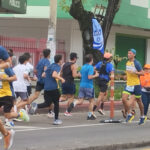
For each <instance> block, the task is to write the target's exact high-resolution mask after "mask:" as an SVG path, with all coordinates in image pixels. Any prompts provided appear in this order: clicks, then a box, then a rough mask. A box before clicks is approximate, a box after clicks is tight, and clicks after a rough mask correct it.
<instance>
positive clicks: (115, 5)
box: [102, 0, 121, 47]
mask: <svg viewBox="0 0 150 150" xmlns="http://www.w3.org/2000/svg"><path fill="white" fill-rule="evenodd" d="M120 3H121V0H108V6H107V10H106V15H105V17H104V22H103V25H102V29H103V36H104V47H106V44H107V39H108V36H109V33H110V30H111V26H112V24H113V20H114V17H115V15H116V13H117V11H118V10H119V8H120Z"/></svg>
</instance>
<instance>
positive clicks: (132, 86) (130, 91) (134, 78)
mask: <svg viewBox="0 0 150 150" xmlns="http://www.w3.org/2000/svg"><path fill="white" fill-rule="evenodd" d="M135 56H136V50H135V49H130V50H129V51H128V61H127V63H126V74H127V83H126V87H125V89H124V91H123V95H122V102H123V105H124V107H125V110H127V117H126V122H131V121H132V120H133V119H134V115H133V114H132V113H131V110H130V109H131V105H130V104H131V102H129V101H128V97H129V95H135V100H136V101H137V103H138V105H139V108H140V112H141V117H140V121H139V123H138V124H139V125H141V124H143V123H144V122H145V120H146V117H145V116H144V107H143V103H142V100H141V85H140V79H139V76H140V75H143V74H144V72H143V70H142V67H141V64H140V62H139V61H137V60H136V59H135Z"/></svg>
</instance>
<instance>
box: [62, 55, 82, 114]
mask: <svg viewBox="0 0 150 150" xmlns="http://www.w3.org/2000/svg"><path fill="white" fill-rule="evenodd" d="M77 58H78V57H77V54H76V53H71V54H70V61H69V62H66V63H65V64H64V65H63V68H62V71H61V75H62V77H63V78H64V79H65V83H63V84H62V95H61V97H60V102H61V101H64V100H68V103H67V107H68V106H69V105H70V104H71V103H72V102H73V100H74V94H75V92H76V88H75V83H74V78H76V77H81V75H80V73H77V65H76V61H77ZM64 115H65V116H71V114H70V113H69V112H67V110H66V112H65V113H64Z"/></svg>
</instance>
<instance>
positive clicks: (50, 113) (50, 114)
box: [47, 111, 55, 118]
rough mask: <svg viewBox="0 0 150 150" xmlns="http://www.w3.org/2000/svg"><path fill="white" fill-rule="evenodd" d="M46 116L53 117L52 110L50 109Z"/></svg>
mask: <svg viewBox="0 0 150 150" xmlns="http://www.w3.org/2000/svg"><path fill="white" fill-rule="evenodd" d="M47 116H48V117H49V118H54V116H55V113H54V112H53V111H50V112H49V113H48V114H47Z"/></svg>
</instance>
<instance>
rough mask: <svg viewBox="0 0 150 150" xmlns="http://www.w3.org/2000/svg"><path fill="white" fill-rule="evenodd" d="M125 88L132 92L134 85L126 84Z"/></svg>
mask: <svg viewBox="0 0 150 150" xmlns="http://www.w3.org/2000/svg"><path fill="white" fill-rule="evenodd" d="M126 90H127V91H129V92H134V86H126Z"/></svg>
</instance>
